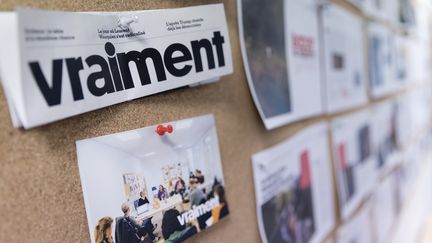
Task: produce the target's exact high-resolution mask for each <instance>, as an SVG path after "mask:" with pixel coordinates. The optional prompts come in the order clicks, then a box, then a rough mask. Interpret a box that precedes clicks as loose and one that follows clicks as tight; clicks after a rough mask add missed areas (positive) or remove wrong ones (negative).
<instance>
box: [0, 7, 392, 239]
mask: <svg viewBox="0 0 432 243" xmlns="http://www.w3.org/2000/svg"><path fill="white" fill-rule="evenodd" d="M218 2H223V3H224V5H225V11H226V17H227V21H228V28H229V39H230V42H231V47H232V58H233V64H234V73H233V74H231V75H228V76H224V77H222V78H221V80H220V81H219V82H216V83H212V84H208V85H203V86H198V87H194V88H181V89H177V90H172V91H168V92H164V93H161V94H157V95H153V96H148V97H144V98H140V99H137V100H134V101H130V102H125V103H121V104H118V105H114V106H110V107H108V108H103V109H100V110H97V111H93V112H88V113H85V114H82V115H79V116H75V117H72V118H69V119H65V120H62V121H59V122H54V123H52V124H49V125H45V126H41V127H37V128H33V129H30V130H23V129H15V128H13V127H12V125H11V122H10V118H9V111H8V108H7V103H6V98H5V96H4V91H3V90H1V91H0V164H1V167H0V215H1V217H2V219H1V223H0V242H88V241H89V239H90V238H89V232H88V226H87V218H86V211H85V208H84V201H83V194H82V189H81V184H80V177H79V171H78V164H77V158H76V147H75V141H76V140H81V139H85V138H91V137H95V136H102V135H107V134H112V133H117V132H122V131H127V130H132V129H136V128H141V127H145V126H149V125H154V124H158V123H162V122H169V121H175V120H180V119H185V118H189V117H193V116H199V115H204V114H209V113H213V114H214V115H215V119H216V127H217V132H218V136H219V143H220V149H221V155H222V166H223V172H224V176H225V183H226V188H227V199H228V201H229V203H230V216H229V217H227V218H226V219H224V220H223V221H222V222H221V223H220V224H218V225H217V226H216V227H212V228H211V229H209V230H206V231H205V232H203V233H202V234H199V235H196V236H194V237H192V238H191V239H190V240H189V242H250V243H252V242H261V239H260V235H259V233H258V225H257V218H256V208H255V207H256V206H255V193H254V185H253V179H252V165H251V155H252V154H254V153H256V152H258V151H260V150H263V149H265V148H267V147H269V146H272V145H274V144H276V143H279V142H281V141H283V140H284V139H286V138H288V137H290V136H292V135H293V134H295V133H296V132H298V131H300V130H301V129H302V128H303V127H306V126H308V125H311V124H313V123H316V122H318V121H329V120H330V119H331V118H332V117H333V116H321V117H315V118H310V119H307V120H302V121H300V122H295V123H293V124H290V125H287V126H283V127H281V128H278V129H274V130H271V131H267V130H266V129H265V128H264V125H263V123H262V121H261V119H260V117H259V114H258V112H257V110H256V108H255V105H254V103H253V100H252V97H251V95H250V92H249V88H248V84H247V80H246V76H245V73H244V68H243V61H242V56H241V51H240V44H239V34H238V23H237V8H236V1H234V0H222V1H214V0H184V1H178V0H157V1H156V0H153V1H152V0H139V1H138V0H121V1H113V0H103V1H100V0H95V1H84V0H75V1H59V0H38V1H30V0H1V1H0V10H2V11H6V10H7V11H10V10H13V9H14V8H15V7H18V6H23V7H37V8H45V9H53V10H65V11H127V10H145V9H161V8H177V7H185V6H194V5H202V4H210V3H218ZM335 2H341V4H342V5H344V6H346V7H347V8H348V9H350V10H352V11H356V10H355V9H354V8H353V7H352V6H351V5H349V4H346V3H344V2H342V1H335ZM357 13H358V12H357ZM358 14H360V13H358ZM150 24H151V23H150ZM387 98H389V97H387ZM361 108H362V107H360V108H357V109H356V110H359V109H361ZM363 108H364V107H363ZM348 112H350V111H347V112H345V113H348ZM338 115H342V114H337V115H335V116H338ZM335 201H337V200H335ZM335 206H336V205H335Z"/></svg>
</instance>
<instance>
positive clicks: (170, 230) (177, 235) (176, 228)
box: [162, 209, 197, 243]
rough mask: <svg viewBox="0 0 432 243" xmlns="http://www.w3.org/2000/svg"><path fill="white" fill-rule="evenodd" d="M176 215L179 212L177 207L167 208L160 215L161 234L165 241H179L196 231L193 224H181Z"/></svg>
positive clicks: (170, 242)
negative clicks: (161, 215)
mask: <svg viewBox="0 0 432 243" xmlns="http://www.w3.org/2000/svg"><path fill="white" fill-rule="evenodd" d="M178 216H180V212H179V211H178V210H177V209H169V210H168V211H166V212H165V213H164V215H163V217H162V236H163V237H164V239H165V241H164V242H165V243H180V242H183V241H184V240H186V239H187V238H189V237H191V236H192V235H194V234H196V233H197V228H196V227H195V226H186V224H183V225H181V224H180V222H179V221H178V219H177V218H178Z"/></svg>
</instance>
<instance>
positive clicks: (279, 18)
mask: <svg viewBox="0 0 432 243" xmlns="http://www.w3.org/2000/svg"><path fill="white" fill-rule="evenodd" d="M237 2H238V16H239V17H238V18H239V29H240V44H241V49H242V54H243V61H244V67H245V72H246V77H247V79H248V83H249V88H250V91H251V94H252V97H253V99H254V102H255V105H256V107H257V110H258V112H259V114H260V116H261V119H262V120H263V122H264V125H265V127H266V128H267V129H273V128H276V127H279V126H282V125H285V124H288V123H290V122H294V121H296V120H300V119H303V118H307V117H311V116H314V115H318V114H319V113H321V112H322V104H321V86H320V67H319V53H320V51H319V46H318V19H317V12H316V10H317V5H316V2H315V1H314V0H304V1H297V0H275V1H272V3H271V4H269V3H268V2H265V1H259V0H238V1H237ZM304 94H307V95H304Z"/></svg>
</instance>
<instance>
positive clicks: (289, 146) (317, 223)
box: [252, 123, 335, 243]
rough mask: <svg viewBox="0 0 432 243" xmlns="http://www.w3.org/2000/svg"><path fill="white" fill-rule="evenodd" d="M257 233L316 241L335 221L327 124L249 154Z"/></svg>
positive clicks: (278, 239) (265, 239)
mask: <svg viewBox="0 0 432 243" xmlns="http://www.w3.org/2000/svg"><path fill="white" fill-rule="evenodd" d="M252 164H253V174H254V184H255V193H256V201H257V215H258V224H259V229H260V234H261V239H262V241H263V242H265V243H267V242H268V243H270V242H321V241H322V240H324V238H325V237H326V236H327V235H328V234H329V233H330V231H331V229H332V228H333V226H334V224H335V209H334V201H333V197H334V193H333V186H332V185H333V184H332V170H331V162H330V156H329V153H328V126H327V124H325V123H320V124H316V125H313V126H310V127H308V128H306V129H304V130H303V131H301V132H299V133H298V134H296V135H294V136H293V137H291V138H289V139H287V140H285V141H283V142H282V143H280V144H277V145H275V146H273V147H271V148H268V149H266V150H264V151H261V152H259V153H257V154H255V155H253V157H252Z"/></svg>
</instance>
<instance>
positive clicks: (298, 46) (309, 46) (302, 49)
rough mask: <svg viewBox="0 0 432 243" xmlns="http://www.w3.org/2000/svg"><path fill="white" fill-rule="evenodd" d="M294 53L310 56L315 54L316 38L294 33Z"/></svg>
mask: <svg viewBox="0 0 432 243" xmlns="http://www.w3.org/2000/svg"><path fill="white" fill-rule="evenodd" d="M292 38H293V39H292V43H293V44H292V45H293V50H294V55H297V56H306V57H310V56H313V55H314V40H313V39H312V38H311V37H307V36H304V35H293V37H292Z"/></svg>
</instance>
